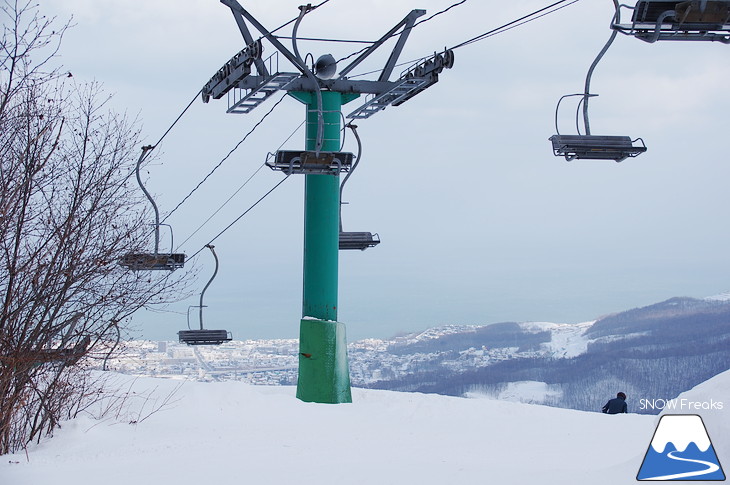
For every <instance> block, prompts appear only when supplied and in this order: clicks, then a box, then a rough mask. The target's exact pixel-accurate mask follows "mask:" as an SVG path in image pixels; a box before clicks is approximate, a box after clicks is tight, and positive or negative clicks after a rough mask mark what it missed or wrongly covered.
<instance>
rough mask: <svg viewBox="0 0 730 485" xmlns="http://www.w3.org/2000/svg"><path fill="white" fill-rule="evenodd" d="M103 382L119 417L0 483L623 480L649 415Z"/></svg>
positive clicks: (722, 449)
mask: <svg viewBox="0 0 730 485" xmlns="http://www.w3.org/2000/svg"><path fill="white" fill-rule="evenodd" d="M115 379H116V380H117V386H118V387H119V388H120V389H127V388H128V387H129V386H132V389H133V391H134V392H136V394H134V395H133V396H139V397H136V398H135V397H133V398H132V400H131V402H130V404H131V407H130V408H129V409H128V410H127V411H126V412H123V413H118V416H117V417H116V418H115V419H107V420H103V421H97V420H94V419H92V418H91V417H83V418H79V419H76V420H74V421H72V422H68V423H65V424H64V425H63V428H62V429H61V430H59V431H58V432H57V433H56V436H55V437H54V438H52V439H50V440H46V441H44V442H43V443H41V444H40V445H38V446H32V447H30V448H29V450H28V458H26V455H25V453H20V454H17V455H10V456H4V457H2V460H0V483H2V484H12V485H37V484H43V483H53V484H54V485H83V484H92V483H93V484H97V483H99V482H102V483H104V484H105V485H122V484H124V485H128V484H132V483H133V484H139V485H144V484H158V483H165V484H174V485H193V484H195V485H200V484H204V483H216V484H217V485H224V484H234V483H235V484H240V483H256V484H278V483H304V484H306V483H324V484H335V483H336V484H348V485H350V484H373V483H378V484H418V485H427V484H438V485H443V484H444V483H501V484H531V483H535V484H545V483H560V484H561V485H562V484H585V483H591V484H596V485H599V484H615V483H631V482H633V477H634V476H635V475H636V472H637V470H638V468H639V466H640V465H641V460H642V458H643V455H644V452H645V451H646V449H647V446H648V443H649V442H650V440H651V437H652V434H653V432H654V427H655V425H656V420H657V418H656V417H655V416H640V415H617V416H608V415H603V414H598V413H586V412H580V411H572V410H565V409H556V408H549V407H542V406H532V405H527V404H519V403H510V402H500V401H493V400H486V399H463V398H452V397H445V396H439V395H424V394H412V393H398V392H390V391H372V390H362V389H354V390H353V393H354V401H355V402H354V403H353V404H342V405H320V404H311V403H303V402H300V401H298V400H297V399H296V398H295V397H294V389H293V388H290V387H262V386H249V385H246V384H242V383H239V382H221V383H200V382H185V383H184V384H183V385H182V387H180V388H179V389H178V390H177V391H176V392H175V386H178V385H179V382H176V381H173V380H157V379H138V380H136V381H134V382H132V380H131V378H129V377H126V376H115ZM729 384H730V373H725V374H722V375H720V376H718V377H716V378H714V379H712V380H711V381H710V382H708V383H706V384H704V385H702V386H698V387H697V388H696V389H694V390H692V391H690V392H689V393H686V396H684V397H688V398H690V399H693V400H699V399H705V398H707V399H709V397H710V396H711V397H712V399H714V400H715V401H717V400H720V401H725V402H727V403H728V404H730V391H729V390H728V389H730V385H729ZM173 392H175V393H174V395H173V396H172V401H173V402H170V403H168V404H167V405H166V406H163V407H164V409H162V410H160V411H157V412H152V414H150V412H151V411H154V409H155V408H156V407H158V406H160V405H162V404H163V402H164V400H165V399H166V398H167V397H168V396H169V395H171V393H173ZM600 398H602V396H601V397H600ZM727 412H728V410H724V411H716V410H715V411H707V412H703V413H702V414H703V417H704V419H705V422H706V423H707V425H708V429H709V431H710V433H711V436H713V438H714V439H715V440H717V439H720V440H721V441H720V442H715V447H716V449H717V450H718V452H719V457H720V460H721V462H722V461H724V462H726V463H730V457H729V456H728V452H729V451H730V440H728V439H726V438H725V436H729V437H730V430H728V429H727V428H726V427H725V426H726V425H724V424H722V425H720V424H718V423H725V422H727V421H728V420H727V419H726V416H725V414H724V413H727ZM710 415H717V416H710ZM131 421H137V423H136V424H130V422H131ZM713 426H716V427H715V428H713ZM723 440H724V441H723ZM723 453H724V455H723Z"/></svg>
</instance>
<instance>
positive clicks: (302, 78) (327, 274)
mask: <svg viewBox="0 0 730 485" xmlns="http://www.w3.org/2000/svg"><path fill="white" fill-rule="evenodd" d="M220 1H221V3H222V4H224V5H225V6H227V7H228V8H230V10H231V12H232V13H233V17H234V19H235V21H236V23H237V25H238V28H239V30H240V31H241V34H242V35H243V39H244V42H245V44H246V47H244V48H243V49H242V50H241V51H239V52H238V53H237V54H236V55H234V56H233V57H232V58H231V59H230V60H229V61H228V62H227V63H226V64H225V65H224V66H223V67H221V68H220V69H219V70H218V72H217V73H216V74H215V75H214V76H213V77H212V78H211V80H210V81H209V82H208V83H207V84H206V85H205V86H204V87H203V89H202V91H201V93H202V97H203V101H204V102H208V101H209V100H210V98H214V99H220V98H221V97H223V96H224V95H226V96H227V98H228V110H227V112H228V113H248V112H250V111H251V110H253V109H254V108H256V107H257V106H258V105H260V104H261V103H263V102H264V101H266V100H267V99H268V98H269V97H271V96H272V95H273V94H274V93H276V92H277V91H281V90H285V91H287V92H288V94H289V95H290V96H291V97H293V98H295V99H297V100H298V101H300V102H301V103H303V105H304V106H305V108H306V120H307V123H306V127H307V129H306V146H305V149H304V150H299V151H278V152H277V153H276V155H275V157H274V158H273V160H272V161H269V162H267V165H269V167H270V168H272V169H274V170H279V171H282V172H284V173H285V174H287V175H292V174H301V175H304V178H305V201H304V278H303V279H304V291H303V298H302V317H301V320H300V337H299V379H298V383H297V397H298V398H299V399H301V400H302V401H307V402H317V403H333V404H334V403H346V402H351V401H352V396H351V391H350V373H349V367H348V361H347V339H346V336H345V325H344V324H343V323H342V322H339V321H338V319H337V291H338V254H339V250H340V249H365V248H367V247H372V246H373V245H374V244H376V243H377V242H374V241H373V240H372V235H371V234H370V233H343V232H342V231H341V225H340V174H341V173H343V172H349V171H350V170H351V169H352V167H353V159H354V158H355V157H354V156H353V154H352V153H344V152H340V151H339V150H340V144H341V140H340V132H341V130H342V126H341V123H342V119H343V116H342V106H343V105H345V104H347V103H349V102H351V101H354V100H356V99H358V98H360V96H362V95H365V96H366V98H367V101H365V102H364V103H363V104H361V105H360V106H359V107H357V108H356V109H354V110H353V111H352V112H350V113H349V114H348V115H347V118H348V119H363V118H369V117H370V116H372V115H373V114H375V113H377V112H378V111H380V110H383V109H385V108H386V107H387V106H390V105H393V106H398V105H400V104H401V103H403V102H405V101H406V100H408V99H410V98H412V97H413V96H415V95H416V94H418V93H420V92H422V91H424V90H425V89H426V88H428V87H429V86H431V85H433V84H435V83H436V82H437V81H438V75H439V74H440V73H441V72H442V71H443V70H444V69H445V68H451V67H452V66H453V62H454V55H453V52H452V51H450V50H446V51H444V52H441V53H437V54H434V55H433V56H430V57H428V58H427V59H425V60H423V61H421V62H419V63H417V64H415V65H413V66H412V67H411V68H410V69H408V70H407V71H406V72H405V73H404V74H403V75H401V76H400V77H399V78H398V79H396V80H392V81H391V80H390V79H389V78H390V76H391V74H392V72H393V69H394V68H395V66H396V64H397V62H398V58H399V56H400V53H401V51H402V50H403V46H404V44H405V42H406V40H407V39H408V35H409V34H410V32H411V29H412V28H413V27H414V25H415V23H416V19H418V18H419V17H421V16H422V15H424V14H425V13H426V11H425V10H413V11H411V12H410V13H409V14H408V15H407V16H406V17H405V18H404V19H403V20H401V21H400V22H399V23H398V24H397V25H396V26H395V27H393V28H392V29H391V30H390V31H389V32H387V33H386V34H385V35H383V37H381V38H380V39H379V40H378V41H376V42H374V43H372V45H370V46H369V47H368V48H367V49H365V50H363V51H362V52H361V53H360V54H359V56H358V57H356V58H355V59H354V60H353V61H352V62H350V64H348V65H347V66H345V67H344V68H343V69H341V70H340V71H339V72H338V71H337V65H336V62H335V59H334V58H333V57H332V56H331V55H329V54H326V55H323V56H321V57H320V58H319V59H318V60H317V61H316V62H315V63H314V65H313V66H311V67H310V66H308V65H307V64H306V62H305V61H304V60H303V59H302V57H301V56H300V55H299V51H298V49H297V36H296V32H297V29H298V27H299V24H300V23H301V21H302V19H303V18H304V16H305V15H306V14H307V13H309V12H310V11H312V10H313V9H314V7H312V6H311V5H306V6H301V7H299V16H298V18H297V19H296V22H295V24H294V27H293V29H292V35H291V37H292V50H289V49H287V48H286V47H285V46H284V45H282V44H281V42H280V41H279V39H278V38H277V37H276V36H274V35H273V34H272V33H271V32H269V31H268V30H267V29H266V28H265V27H264V26H263V25H261V24H260V23H259V22H258V21H257V20H256V19H255V18H254V17H253V16H252V15H251V14H250V13H249V12H248V11H246V9H244V8H243V7H242V6H241V5H240V4H239V3H238V2H237V1H236V0H220ZM248 24H250V25H252V26H253V27H254V28H255V29H256V30H258V31H259V32H260V34H261V37H260V38H259V39H257V40H254V38H253V36H252V35H251V32H250V31H249V28H248ZM392 37H397V40H396V43H395V47H394V48H393V50H392V52H391V54H390V56H389V57H388V60H387V61H386V64H385V66H384V67H383V69H382V71H380V74H379V77H378V78H377V79H376V80H351V79H348V78H347V75H348V73H350V72H351V71H352V70H353V69H354V68H355V67H356V66H358V65H359V64H360V63H361V62H362V61H363V60H365V59H366V58H367V57H368V56H370V55H371V54H372V53H373V52H374V51H375V50H376V49H377V48H378V47H380V46H381V45H382V44H383V43H385V42H386V41H387V40H388V39H390V38H392ZM263 39H266V40H267V41H268V42H270V43H271V44H272V45H273V47H274V48H275V49H276V51H275V52H274V54H272V55H271V56H269V57H268V58H267V59H262V56H261V53H262V51H263V48H262V40H263ZM279 54H281V55H283V56H284V57H285V58H286V59H287V60H288V61H289V62H290V63H291V64H292V65H293V66H294V68H295V72H281V71H279V70H278V56H279ZM274 66H276V68H274ZM254 71H255V73H254Z"/></svg>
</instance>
